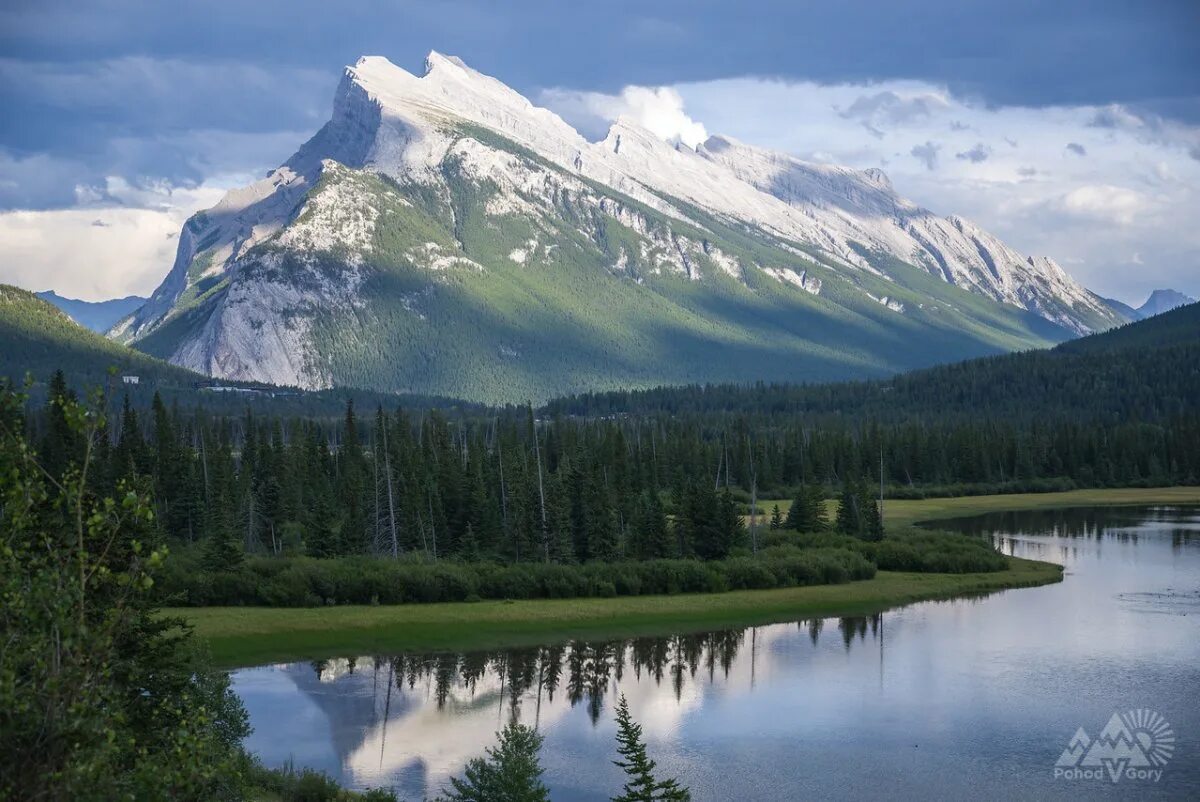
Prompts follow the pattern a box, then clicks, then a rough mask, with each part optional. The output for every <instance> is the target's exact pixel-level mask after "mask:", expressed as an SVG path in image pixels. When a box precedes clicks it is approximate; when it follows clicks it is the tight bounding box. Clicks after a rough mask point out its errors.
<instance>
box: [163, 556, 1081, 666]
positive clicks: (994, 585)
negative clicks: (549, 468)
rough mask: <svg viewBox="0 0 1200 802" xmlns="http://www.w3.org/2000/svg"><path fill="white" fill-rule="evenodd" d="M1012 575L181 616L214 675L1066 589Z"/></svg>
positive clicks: (895, 577) (887, 574)
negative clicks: (394, 654)
mask: <svg viewBox="0 0 1200 802" xmlns="http://www.w3.org/2000/svg"><path fill="white" fill-rule="evenodd" d="M1009 561H1010V568H1009V570H1007V571H995V572H990V573H971V574H923V573H908V572H897V571H880V572H879V573H878V574H877V575H876V576H875V578H874V579H867V580H860V581H857V582H847V583H845V584H841V585H811V586H806V587H797V588H775V589H771V590H737V591H729V592H727V593H704V594H679V595H675V596H621V597H617V598H612V599H596V598H585V599H532V600H520V601H485V602H473V603H472V602H452V603H439V604H407V605H391V606H379V607H369V606H355V605H347V606H341V607H303V608H287V607H193V608H169V609H167V610H165V611H164V612H165V613H166V614H168V615H177V616H180V617H183V618H186V619H187V620H188V621H189V623H191V624H192V625H193V626H194V628H195V632H196V635H197V637H198V638H199V639H200V640H201V641H203V642H204V643H205V645H206V646H207V647H208V649H209V651H210V653H211V655H212V659H213V662H214V664H215V665H216V666H218V667H220V668H240V667H250V666H255V665H263V664H268V663H276V662H293V661H298V660H313V659H322V658H332V657H352V656H362V655H364V654H372V653H387V652H399V651H473V650H482V649H495V648H511V647H520V646H535V645H546V644H550V643H555V642H558V641H563V640H570V639H576V638H588V639H595V640H616V639H622V638H628V637H635V636H639V635H645V636H650V635H664V634H675V633H680V632H699V631H706V630H711V629H724V628H729V627H737V626H757V625H765V624H773V623H780V622H783V621H794V620H796V619H801V618H828V617H838V616H860V615H871V614H874V613H878V612H882V611H884V610H888V609H891V608H894V607H901V606H904V605H908V604H914V603H916V602H921V601H932V600H937V599H949V598H956V597H961V596H967V595H974V594H988V593H995V592H1000V591H1004V590H1011V589H1015V588H1025V587H1034V586H1037V585H1046V584H1052V583H1055V582H1060V581H1062V567H1061V566H1058V565H1055V564H1053V563H1045V562H1038V561H1034V560H1022V559H1019V558H1015V557H1010V558H1009Z"/></svg>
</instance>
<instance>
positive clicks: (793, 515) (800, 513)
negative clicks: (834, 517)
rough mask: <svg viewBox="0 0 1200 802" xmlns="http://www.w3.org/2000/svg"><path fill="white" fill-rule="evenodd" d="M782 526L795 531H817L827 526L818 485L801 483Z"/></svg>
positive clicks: (823, 499)
mask: <svg viewBox="0 0 1200 802" xmlns="http://www.w3.org/2000/svg"><path fill="white" fill-rule="evenodd" d="M783 526H784V528H786V529H794V530H796V531H797V532H819V531H821V530H822V529H824V528H825V527H826V526H827V521H826V518H825V498H824V495H823V494H822V493H821V488H820V487H819V486H817V485H806V484H803V483H801V485H800V489H799V490H797V491H796V498H795V500H793V501H792V506H791V509H789V510H788V514H787V518H786V519H785V520H784V523H783Z"/></svg>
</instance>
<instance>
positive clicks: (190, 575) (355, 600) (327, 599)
mask: <svg viewBox="0 0 1200 802" xmlns="http://www.w3.org/2000/svg"><path fill="white" fill-rule="evenodd" d="M874 574H875V566H874V565H872V564H871V563H870V562H869V561H868V560H867V559H865V558H864V557H863V556H862V555H861V554H859V553H856V552H854V551H852V550H848V549H846V548H828V549H824V548H800V547H797V546H795V545H787V546H775V547H772V548H769V549H765V550H764V551H762V552H761V553H760V554H759V555H758V556H738V557H731V558H729V559H727V560H722V561H712V562H701V561H699V560H647V561H642V562H619V563H587V564H584V565H562V564H554V563H549V564H548V563H514V564H500V563H493V562H477V563H453V562H439V563H424V562H420V561H415V560H386V559H375V558H368V557H344V558H338V559H316V558H312V557H255V558H250V559H247V560H246V561H245V562H244V563H243V564H242V565H241V566H239V567H238V569H237V570H236V571H228V572H221V573H212V572H209V571H205V570H203V569H202V567H201V566H200V563H199V561H198V559H197V557H196V556H194V555H189V554H184V555H181V556H178V557H177V558H176V565H175V566H174V570H172V571H170V572H169V573H168V574H167V575H166V576H165V577H164V580H163V582H162V583H161V584H160V587H159V591H160V593H162V594H163V597H164V600H165V601H167V602H168V603H171V604H178V605H184V606H231V605H258V606H267V607H315V606H319V605H323V604H420V603H430V602H461V601H467V600H476V599H562V598H577V597H597V598H608V597H613V596H641V595H659V594H674V593H722V592H724V591H727V590H740V589H751V588H773V587H790V586H795V585H815V584H830V583H839V582H849V581H851V580H855V579H869V578H870V577H872V576H874Z"/></svg>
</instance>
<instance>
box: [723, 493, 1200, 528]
mask: <svg viewBox="0 0 1200 802" xmlns="http://www.w3.org/2000/svg"><path fill="white" fill-rule="evenodd" d="M776 504H778V505H779V510H780V512H782V513H783V514H784V515H787V512H788V510H789V509H790V508H791V506H792V501H791V499H767V500H764V501H760V502H759V503H758V506H759V521H760V522H762V524H763V525H765V522H766V521H768V520H769V519H770V517H771V507H772V506H774V505H776ZM825 504H826V509H827V511H828V513H829V518H830V520H833V515H834V513H835V511H836V509H837V502H836V501H833V500H827V501H826V502H825ZM1145 504H1200V487H1115V488H1095V489H1090V490H1068V491H1064V492H1060V493H1004V494H1000V495H994V496H955V497H953V498H927V499H917V500H909V499H895V500H891V501H889V500H887V499H885V500H884V504H883V518H884V523H885V525H886V526H887V527H888V528H889V529H897V528H903V527H906V526H911V525H913V524H915V523H920V522H925V521H936V520H940V519H944V518H961V517H964V516H968V515H983V514H985V513H989V512H1010V511H1014V510H1048V509H1064V508H1067V507H1102V506H1103V507H1109V506H1112V507H1115V506H1122V505H1124V506H1134V505H1145ZM743 517H744V518H745V519H746V520H749V516H748V515H747V516H743Z"/></svg>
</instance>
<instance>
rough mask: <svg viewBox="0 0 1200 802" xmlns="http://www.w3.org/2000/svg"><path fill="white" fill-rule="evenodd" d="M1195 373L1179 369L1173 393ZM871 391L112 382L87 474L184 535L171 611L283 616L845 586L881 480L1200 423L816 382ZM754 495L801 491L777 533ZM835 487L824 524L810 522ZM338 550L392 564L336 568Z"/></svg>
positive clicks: (63, 394) (1002, 483)
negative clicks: (527, 395) (790, 562)
mask: <svg viewBox="0 0 1200 802" xmlns="http://www.w3.org/2000/svg"><path fill="white" fill-rule="evenodd" d="M1109 336H1111V335H1109ZM1076 347H1077V348H1078V346H1076ZM1093 350H1099V349H1093ZM1103 353H1104V354H1105V357H1104V358H1106V359H1109V360H1112V359H1113V358H1114V357H1113V354H1112V351H1111V349H1109V350H1107V351H1103ZM1024 356H1025V355H1018V357H1011V358H1009V357H1004V358H999V360H998V361H991V362H989V361H988V360H983V361H981V362H980V363H979V364H978V365H977V366H976V368H975V369H976V370H977V371H978V372H979V373H980V375H982V376H987V375H988V374H989V371H991V372H994V371H996V370H1001V371H1002V372H1012V370H1013V369H1012V368H1011V367H1008V366H1006V364H1005V362H1004V360H1008V359H1019V358H1023V357H1024ZM1034 356H1038V358H1039V359H1041V358H1042V357H1041V356H1040V355H1034ZM1157 356H1161V355H1160V354H1158V353H1157V352H1155V354H1152V355H1150V356H1143V358H1142V359H1141V360H1140V362H1139V368H1138V369H1139V370H1141V371H1143V372H1146V371H1151V372H1156V373H1165V372H1166V367H1165V363H1163V359H1158V358H1156V357H1157ZM997 363H998V364H1000V365H1001V367H1000V368H996V367H995V364H997ZM1160 363H1163V364H1160ZM972 364H974V363H966V366H967V367H964V366H954V367H950V368H939V369H936V370H935V371H932V372H931V374H932V375H931V376H928V377H926V379H925V384H921V383H919V382H917V381H916V380H915V379H911V378H910V379H906V380H905V381H908V382H910V383H912V387H914V388H916V387H921V388H924V389H921V390H920V391H918V390H916V389H911V388H910V389H908V390H905V391H903V392H902V394H903V395H906V396H908V397H914V396H915V397H920V396H921V395H923V394H925V393H932V392H936V391H937V385H938V383H939V382H942V383H945V382H950V381H952V380H955V381H957V384H958V386H960V387H962V386H966V387H971V388H976V386H977V384H978V382H975V381H970V380H967V381H964V380H962V378H961V376H959V377H958V378H957V379H955V375H956V374H955V371H958V372H959V373H961V372H962V371H964V370H968V369H969V366H970V365H972ZM1186 364H1187V363H1186V362H1185V363H1184V365H1185V366H1186ZM1114 371H1115V374H1116V375H1120V368H1119V365H1118V366H1117V367H1116V368H1114ZM1192 372H1193V371H1189V370H1186V369H1185V370H1179V369H1176V370H1174V371H1172V372H1171V375H1172V376H1173V377H1174V379H1173V381H1174V382H1175V383H1177V384H1180V385H1181V386H1182V385H1185V384H1187V382H1190V381H1193V379H1194V377H1193V376H1192ZM1025 373H1026V375H1029V374H1030V373H1031V372H1030V371H1025ZM1068 373H1069V372H1068ZM1032 374H1034V375H1036V371H1032ZM896 381H899V380H896ZM1118 383H1119V382H1118ZM928 384H933V385H934V389H932V390H931V389H929V388H927V387H925V385H928ZM1068 384H1069V382H1068ZM904 386H906V387H907V386H908V385H904ZM999 386H1001V387H1003V383H1001V385H999ZM1154 386H1155V387H1157V385H1154ZM839 388H840V389H839ZM864 388H865V389H864ZM871 388H874V389H871ZM879 389H880V387H879V385H864V386H856V385H837V386H834V387H832V388H827V389H823V388H811V389H805V388H800V389H798V390H797V389H794V388H787V387H782V388H775V389H773V388H770V387H762V386H760V387H749V388H734V387H727V388H706V389H704V390H701V389H696V390H694V391H691V392H690V393H689V392H688V391H686V390H671V391H663V392H662V393H645V394H641V395H636V396H626V397H624V398H616V399H615V400H616V401H620V406H621V407H622V409H620V411H616V410H614V409H612V407H613V405H614V399H613V398H612V397H610V398H609V399H608V401H606V403H605V404H604V409H603V412H604V413H606V414H595V413H597V412H598V410H597V409H596V407H597V400H596V399H591V400H587V399H584V400H583V401H586V402H587V403H583V401H579V400H577V401H575V402H568V403H552V404H550V405H549V406H548V407H546V408H543V409H534V408H532V407H525V408H517V407H507V408H503V409H498V410H486V409H484V408H474V407H466V408H450V409H445V408H443V409H432V410H430V409H421V408H413V407H405V406H399V407H395V408H389V407H388V406H386V405H384V404H381V403H378V400H377V399H376V398H372V399H371V400H374V401H376V406H375V407H374V408H373V409H365V410H364V409H360V408H358V407H356V406H355V404H354V399H353V396H351V397H350V398H349V399H348V401H347V402H346V405H345V407H344V409H343V410H342V414H341V415H340V417H332V416H325V417H304V418H301V417H293V416H287V417H284V416H283V415H278V414H274V413H273V412H272V411H271V408H270V407H269V406H264V405H261V404H260V405H257V406H255V407H249V406H248V407H246V408H245V410H244V411H243V412H241V413H236V412H231V411H230V407H229V405H228V404H227V403H225V404H224V405H223V406H221V407H219V408H218V411H216V412H209V411H206V410H205V409H204V408H203V407H202V406H200V405H199V404H193V405H189V406H183V405H181V404H180V403H179V402H178V400H176V401H175V402H173V403H172V404H171V405H170V406H168V405H167V404H166V403H164V402H163V400H162V398H161V397H160V396H159V395H157V394H155V395H153V396H151V398H150V400H149V403H148V404H146V403H145V395H142V396H141V397H140V399H139V400H137V401H131V400H130V398H129V397H128V396H123V395H118V394H116V393H111V394H110V397H109V399H108V401H107V403H108V406H109V407H110V414H109V420H110V421H111V422H110V423H109V424H108V427H107V428H106V430H105V431H104V432H102V433H101V434H100V436H99V439H98V450H97V454H96V463H97V468H96V470H97V471H98V477H99V478H98V481H99V482H100V483H101V485H102V487H105V488H109V489H112V488H116V487H117V486H118V485H120V484H121V483H123V482H124V483H130V484H131V485H133V486H137V487H139V488H141V489H143V490H144V491H145V492H146V493H147V494H148V495H149V496H150V497H152V498H153V499H154V505H155V508H156V512H157V516H156V521H157V525H158V526H159V527H160V528H161V531H162V534H163V536H164V537H165V538H167V540H168V542H170V543H172V544H173V545H174V547H175V548H174V556H173V559H172V565H173V567H174V568H175V571H174V572H172V573H170V574H169V581H167V582H166V583H165V590H167V591H170V592H172V593H175V594H177V598H178V599H179V600H180V601H181V602H182V603H190V604H214V603H216V604H220V603H257V604H289V605H303V604H317V603H328V602H330V601H357V602H370V601H432V600H454V599H463V598H472V597H476V596H479V597H483V598H487V597H499V598H508V597H518V598H522V597H536V596H574V595H612V594H636V593H642V592H646V593H650V592H671V591H677V590H712V589H724V588H726V587H747V586H749V587H771V586H775V585H781V584H807V583H812V582H825V581H844V580H845V579H847V578H852V577H856V576H861V575H863V574H864V572H866V571H869V570H872V569H873V567H874V566H876V565H879V564H878V562H873V561H870V558H872V557H873V556H874V555H867V557H868V561H863V560H862V559H861V557H862V552H863V549H864V548H866V547H865V546H863V545H862V544H864V543H870V542H871V541H873V540H877V539H879V538H880V537H882V523H881V522H880V521H879V517H878V509H877V502H876V499H877V497H878V496H879V494H880V492H881V484H882V492H883V495H884V496H885V497H888V498H913V497H922V496H927V495H929V496H932V495H955V494H963V493H989V492H1027V491H1041V490H1061V489H1070V488H1075V487H1109V486H1134V485H1166V484H1189V483H1195V482H1196V481H1197V478H1198V477H1200V417H1198V416H1197V415H1196V412H1195V410H1194V408H1193V405H1192V404H1191V403H1189V402H1188V401H1187V399H1186V397H1183V396H1177V395H1176V396H1173V395H1171V394H1163V393H1157V392H1156V393H1155V394H1154V397H1155V398H1157V399H1158V400H1159V404H1158V408H1156V409H1155V410H1154V411H1153V414H1150V413H1146V411H1145V410H1138V409H1135V408H1129V409H1126V410H1125V411H1124V412H1120V411H1117V412H1114V411H1113V410H1112V409H1110V408H1109V407H1108V405H1107V404H1106V402H1105V397H1104V396H1103V395H1097V394H1093V395H1092V396H1091V397H1092V398H1093V401H1094V402H1095V403H1094V409H1091V410H1090V414H1089V410H1088V409H1086V408H1084V407H1083V405H1082V401H1081V402H1080V404H1076V405H1075V408H1074V409H1070V412H1069V414H1043V415H1037V416H1034V415H1030V416H1025V417H1016V416H1007V417H1003V418H997V417H994V416H993V415H992V414H990V413H991V412H992V411H993V410H992V409H990V408H988V407H986V406H984V408H983V411H982V412H981V413H980V414H978V415H970V414H968V413H969V408H968V407H967V405H965V404H962V405H960V406H961V408H960V410H959V413H958V414H956V415H948V416H946V418H945V419H944V420H938V421H933V420H928V419H926V418H924V417H923V416H922V415H920V414H918V413H917V412H915V411H911V412H910V413H909V414H903V406H902V405H900V406H899V411H897V409H893V410H892V411H891V413H890V414H888V415H876V414H874V413H875V408H874V406H873V405H871V404H866V403H863V404H859V405H858V408H857V409H856V407H855V405H854V404H852V403H847V404H845V406H846V408H847V410H848V412H847V414H845V415H836V414H830V409H831V408H832V407H831V406H830V404H832V403H833V402H832V401H826V402H823V403H814V399H819V398H820V397H821V396H820V395H819V394H820V393H822V392H824V393H826V394H828V395H829V396H830V398H832V399H835V400H836V399H837V398H838V397H839V393H840V394H843V395H847V396H853V395H854V394H858V395H860V396H864V397H866V396H870V395H871V394H873V393H878V392H879ZM972 392H974V393H975V394H976V395H980V394H984V393H985V390H984V389H973V390H972ZM46 395H47V398H46V401H45V402H44V403H41V404H38V403H32V404H30V405H29V406H28V407H27V411H26V429H27V431H28V432H29V433H30V438H31V440H32V441H33V442H35V443H38V444H39V446H40V449H39V450H40V452H41V454H42V455H43V458H44V460H45V461H46V463H47V466H48V468H49V470H50V471H51V472H54V471H56V470H61V469H64V468H65V467H66V466H67V465H69V464H70V463H72V462H73V461H76V460H77V459H78V457H79V453H80V449H81V443H80V442H79V440H78V438H77V437H73V436H72V435H71V434H70V432H69V431H68V427H67V425H66V422H65V420H64V419H63V413H62V409H64V406H65V405H64V403H63V401H64V400H66V399H70V398H72V397H73V395H74V391H73V390H72V389H70V388H69V386H68V382H67V380H66V378H65V377H64V376H63V375H62V374H61V373H59V374H56V375H55V376H54V378H53V379H52V380H51V381H50V382H49V383H48V390H47V394H46ZM987 395H988V397H993V394H991V393H987ZM1177 397H1178V398H1179V400H1178V401H1177V402H1172V399H1173V398H1177ZM797 398H803V399H807V400H806V404H807V405H808V407H809V408H808V411H807V414H805V413H803V412H797V411H796V409H795V405H796V401H797ZM670 399H691V403H690V404H679V403H666V401H667V400H670ZM635 400H636V401H638V403H636V404H635V403H634V401H635ZM651 402H652V403H651ZM581 404H582V407H587V408H582V407H581ZM570 412H575V413H578V414H569V413H570ZM589 412H591V413H593V414H588V413H589ZM881 470H882V476H881V475H880V473H881ZM881 480H882V481H881ZM767 498H774V499H779V498H789V499H790V498H795V499H796V503H795V504H793V505H792V507H791V510H790V511H789V515H788V516H787V518H786V520H785V519H783V518H782V516H781V517H780V519H779V520H777V521H775V524H774V526H772V525H771V518H770V513H771V511H770V510H768V509H765V508H764V506H763V505H762V503H761V500H762V499H767ZM826 500H829V501H830V503H831V504H832V505H833V507H834V510H833V512H834V513H835V514H833V515H831V516H830V520H829V521H824V520H823V516H821V515H818V513H819V512H820V513H823V512H824V510H823V505H824V504H825V503H826ZM801 511H807V513H806V515H803V516H801V515H800V513H801ZM751 513H753V517H751V518H747V517H745V516H748V515H750V514H751ZM782 531H793V532H796V531H799V532H805V533H815V532H833V533H841V534H842V535H847V536H851V538H850V541H852V542H847V541H842V542H837V543H830V542H828V541H827V540H822V541H820V542H821V544H822V547H821V548H813V546H814V544H816V543H817V542H818V541H817V540H816V539H814V538H812V537H810V538H806V539H801V540H799V541H797V540H795V539H793V540H792V541H790V542H787V543H784V542H783V541H782V540H781V536H780V535H779V533H780V532H782ZM797 545H803V546H808V547H809V548H808V549H807V550H806V551H805V553H804V554H803V555H799V554H793V555H790V557H791V558H793V559H800V558H801V557H803V560H804V561H805V562H804V564H803V566H799V567H798V566H792V567H791V568H789V569H783V570H779V571H776V572H775V573H774V574H771V572H769V571H768V572H766V574H771V575H769V576H768V575H765V574H764V572H763V571H759V570H758V568H757V567H756V568H754V569H749V568H745V567H742V566H740V565H739V564H738V563H737V561H738V560H739V559H741V558H743V557H745V556H746V555H755V556H757V555H758V554H759V552H760V551H762V550H768V552H767V554H768V555H774V556H775V557H776V559H777V562H778V561H779V560H780V559H781V558H780V556H779V555H778V554H776V553H775V552H777V551H778V550H779V549H780V548H792V547H795V546H797ZM847 546H849V548H847ZM772 549H773V550H774V551H770V550H772ZM329 558H351V559H366V560H369V559H370V558H386V560H387V561H390V563H391V564H390V565H386V564H380V563H379V561H376V562H374V563H371V565H372V567H371V568H370V569H365V568H363V567H362V566H356V567H353V568H346V567H344V566H342V567H340V568H335V567H334V564H333V563H332V562H330V561H329ZM731 559H733V561H734V562H733V563H732V564H729V563H727V561H729V560H731ZM314 561H325V562H322V563H320V564H319V565H320V567H318V563H315V562H314ZM910 562H912V561H911V560H910ZM916 562H919V560H918V561H916ZM339 565H340V564H339ZM568 566H570V567H572V568H571V569H570V570H568V569H567V568H566V567H568ZM880 567H888V566H887V565H883V566H880ZM962 570H966V569H962ZM397 571H399V572H407V573H403V574H402V575H400V574H396V573H395V572H397ZM379 572H384V573H383V574H379V575H376V574H378V573H379ZM388 572H391V573H388ZM730 572H732V573H730ZM747 572H750V573H751V574H753V576H747V575H746V574H747ZM341 574H344V575H345V576H346V577H350V578H354V579H356V580H357V581H351V582H349V583H347V582H346V581H342V580H338V579H337V578H336V577H337V576H338V575H341ZM384 574H386V575H384ZM213 577H216V578H217V579H216V580H214V579H213ZM365 577H374V580H373V581H371V582H368V581H366V580H365ZM170 578H173V580H171V579H170ZM397 587H403V588H404V590H403V591H402V592H401V591H398V590H396V589H395V588H397Z"/></svg>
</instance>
